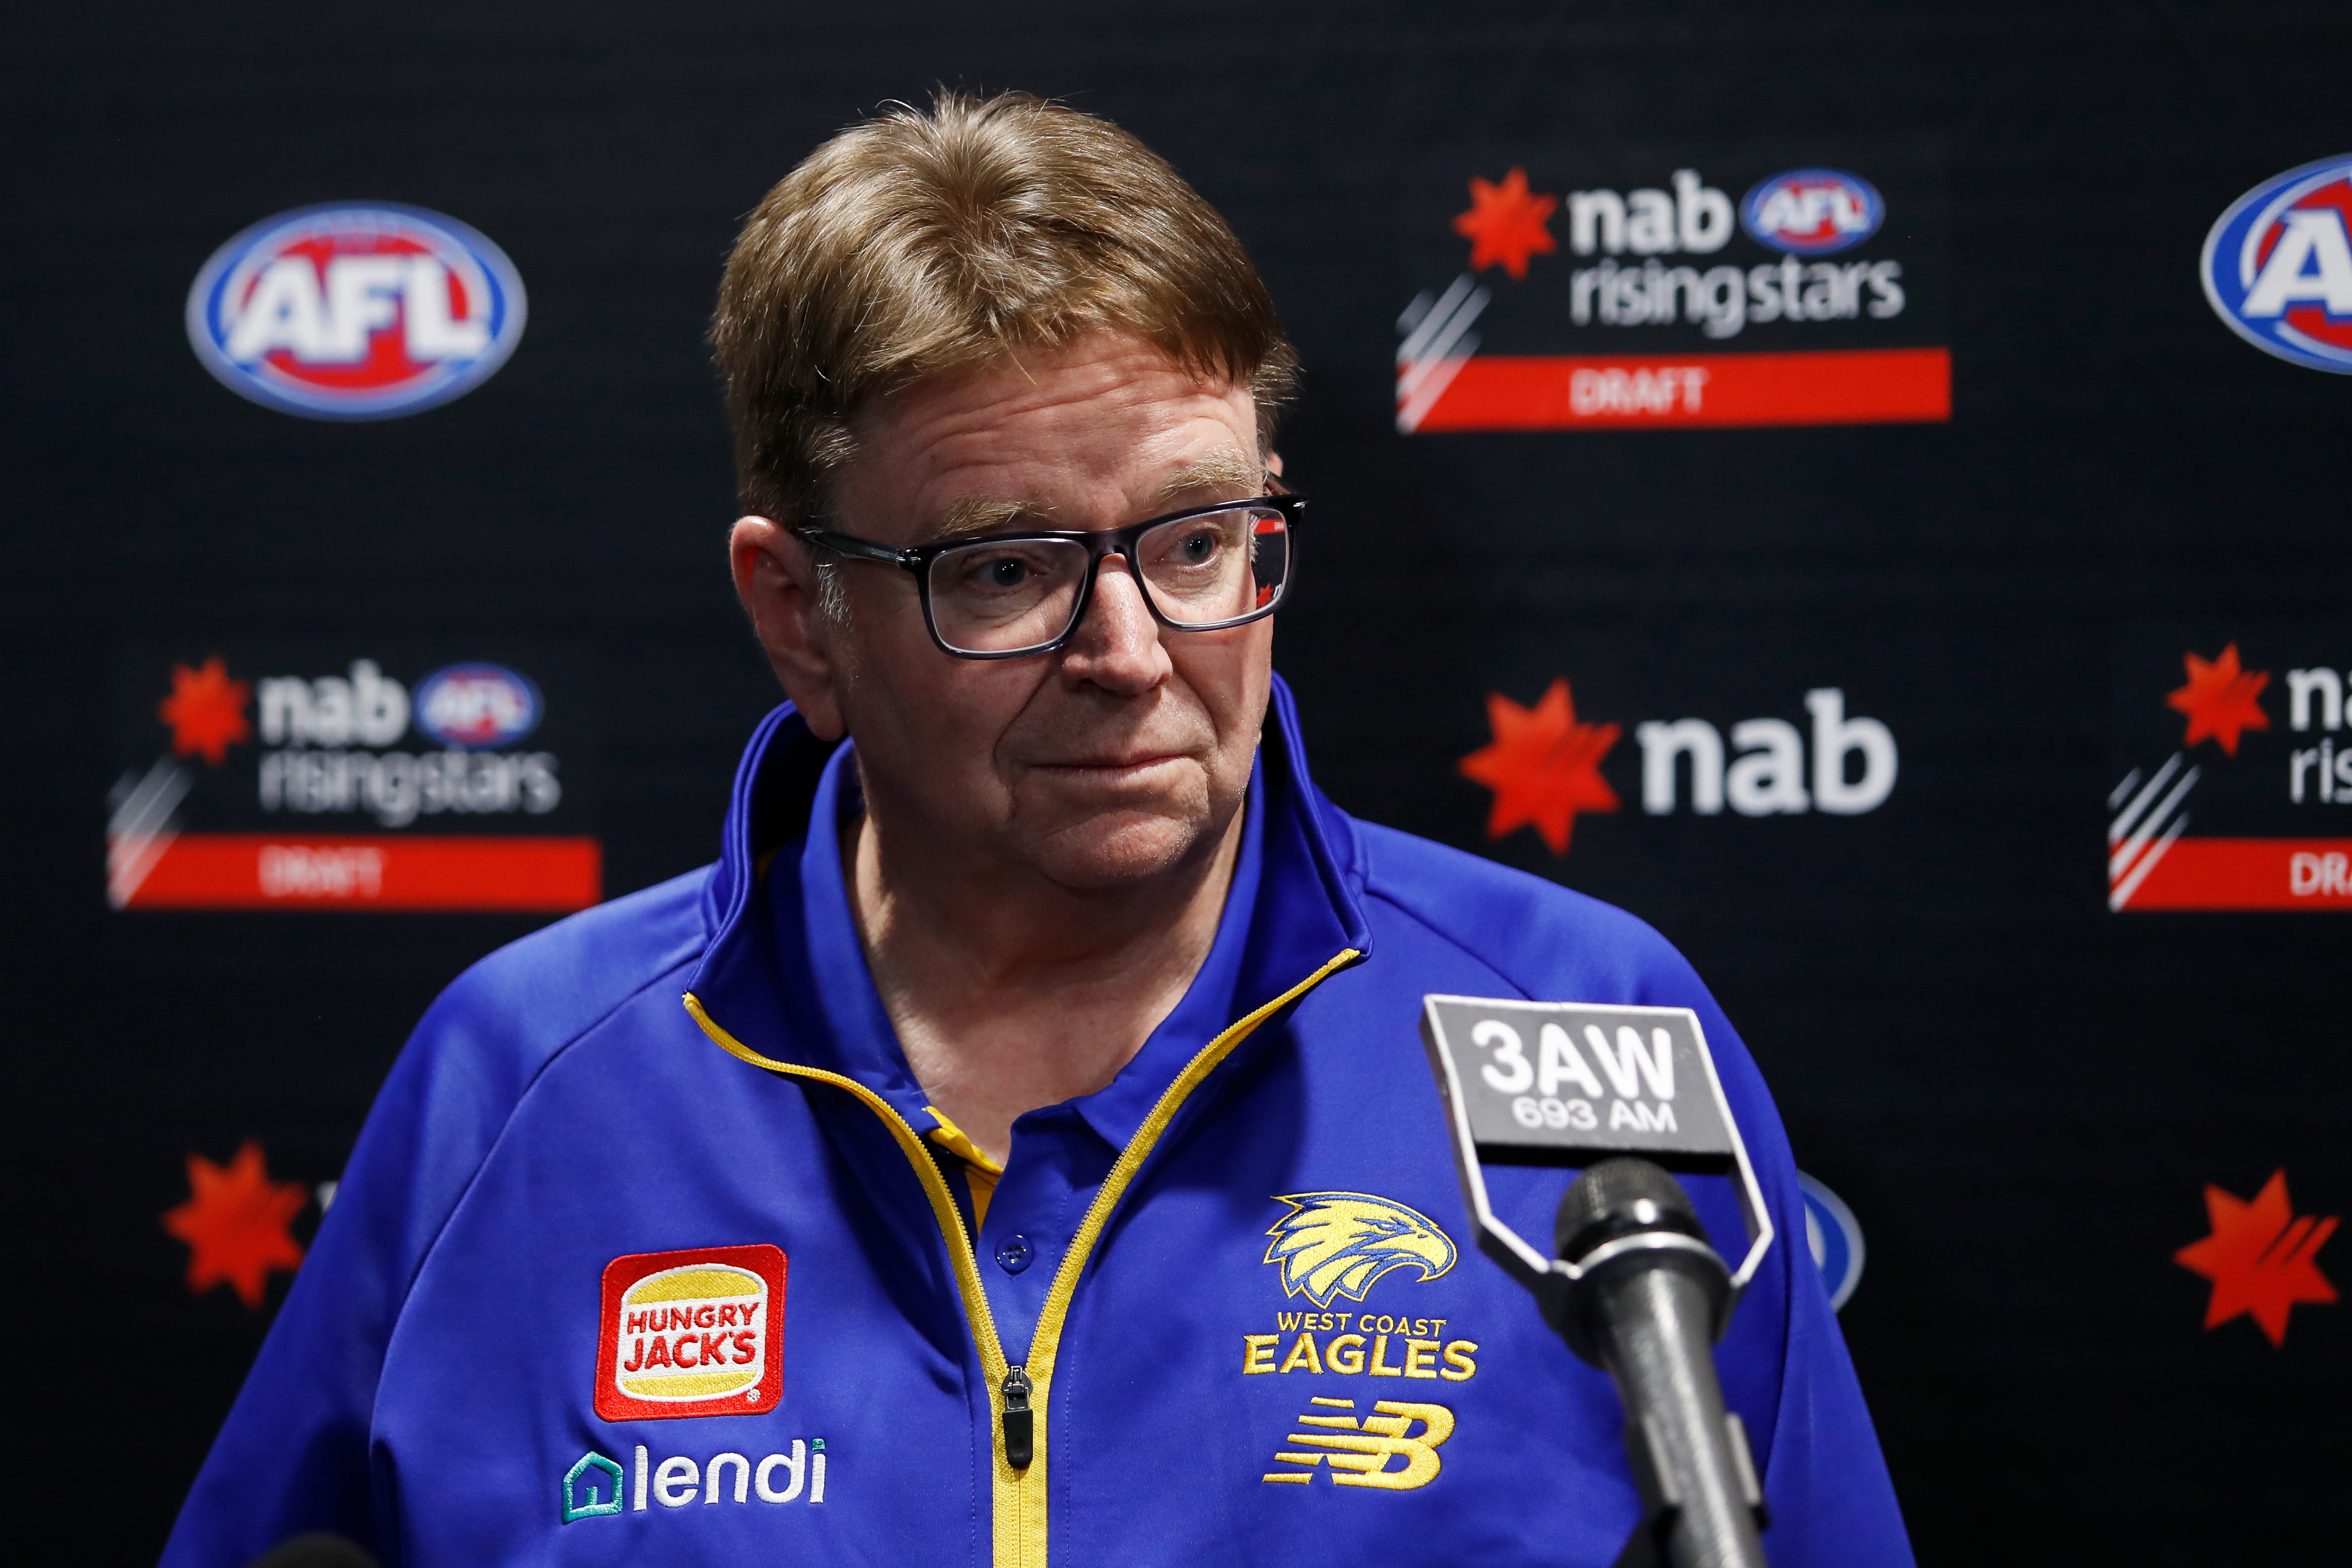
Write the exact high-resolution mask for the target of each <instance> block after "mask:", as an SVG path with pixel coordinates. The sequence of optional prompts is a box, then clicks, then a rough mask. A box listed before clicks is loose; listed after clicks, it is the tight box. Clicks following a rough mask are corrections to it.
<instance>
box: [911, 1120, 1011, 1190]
mask: <svg viewBox="0 0 2352 1568" xmlns="http://www.w3.org/2000/svg"><path fill="white" fill-rule="evenodd" d="M923 1109H924V1110H928V1111H929V1112H930V1113H931V1117H932V1119H933V1120H934V1121H938V1122H939V1125H938V1126H937V1127H934V1128H932V1129H931V1134H930V1136H931V1142H934V1143H936V1144H938V1145H939V1146H940V1148H942V1149H945V1150H946V1151H947V1152H949V1153H950V1154H953V1155H954V1156H955V1157H956V1158H957V1159H959V1160H961V1161H962V1162H963V1163H965V1164H967V1165H977V1166H979V1167H980V1168H981V1169H982V1171H984V1172H986V1173H988V1174H989V1175H991V1176H1001V1175H1003V1174H1004V1167H1003V1166H1002V1165H1000V1164H998V1163H996V1162H995V1161H993V1160H992V1159H990V1158H989V1157H988V1153H987V1151H985V1150H983V1149H982V1148H981V1146H980V1145H979V1144H977V1143H975V1142H972V1141H971V1138H970V1137H968V1136H967V1135H966V1134H965V1132H964V1130H963V1129H962V1128H961V1127H958V1126H957V1125H956V1124H955V1123H954V1122H952V1121H949V1120H948V1113H947V1112H946V1111H944V1110H940V1108H939V1107H938V1106H936V1105H926V1106H925V1107H923Z"/></svg>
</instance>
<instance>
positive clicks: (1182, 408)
mask: <svg viewBox="0 0 2352 1568" xmlns="http://www.w3.org/2000/svg"><path fill="white" fill-rule="evenodd" d="M857 434H858V456H857V458H856V461H855V462H854V463H852V464H851V465H850V466H849V467H848V468H847V469H846V470H845V472H844V473H843V474H842V475H841V476H840V479H839V482H838V483H837V485H836V487H835V499H834V504H833V508H832V511H831V513H830V515H829V516H828V517H827V519H826V520H825V521H826V522H827V525H828V526H830V527H833V528H835V529H837V530H839V531H844V532H847V533H852V534H856V535H857V536H859V537H861V538H865V539H869V540H873V541H876V542H880V543H886V544H894V545H909V544H919V543H924V542H929V541H932V540H935V539H939V538H942V537H948V536H951V535H959V534H967V533H981V532H990V531H998V530H1002V529H1006V528H1024V527H1025V528H1051V529H1071V530H1085V531H1096V530H1102V529H1110V528H1117V527H1119V526H1121V525H1123V524H1126V523H1129V522H1134V521H1140V520H1142V519H1144V518H1148V517H1153V516H1157V515H1159V514H1160V513H1163V512H1168V511H1172V510H1178V509H1181V508H1185V507H1192V506H1202V505H1207V504H1210V503H1212V502H1215V501H1222V500H1243V499H1246V498H1248V497H1250V496H1253V495H1255V494H1257V493H1258V492H1259V488H1260V483H1261V481H1260V478H1259V476H1260V472H1261V469H1260V465H1259V461H1258V454H1257V434H1256V415H1255V406H1254V405H1253V402H1252V399H1251V396H1250V394H1249V391H1248V389H1247V388H1246V387H1242V386H1235V385H1231V384H1202V383H1201V382H1198V381H1195V380H1194V379H1193V378H1192V376H1190V375H1188V374H1185V373H1184V372H1182V371H1181V370H1179V369H1178V368H1176V367H1175V366H1173V365H1171V363H1169V362H1168V361H1167V360H1166V359H1165V358H1164V357H1162V356H1161V355H1160V353H1158V351H1156V350H1154V349H1152V348H1150V347H1149V346H1148V345H1145V344H1142V343H1140V342H1136V341H1134V340H1132V339H1127V338H1121V337H1115V336H1109V335H1104V336H1099V337H1096V338H1093V339H1089V340H1087V341H1084V342H1080V343H1079V344H1077V345H1075V346H1074V347H1072V348H1071V349H1069V350H1067V351H1065V352H1063V353H1055V354H1024V355H1022V356H1021V362H1020V363H1013V362H1012V360H1011V359H1010V357H1008V358H1007V359H1006V360H1004V361H1002V362H999V363H996V364H993V365H991V366H989V367H986V368H983V369H981V370H979V371H975V372H971V373H968V374H961V375H959V376H955V377H951V378H943V379H940V380H938V381H934V382H929V383H925V384H919V385H917V386H915V387H913V388H911V389H909V390H908V391H907V392H905V393H903V394H901V395H898V396H896V397H894V398H892V399H889V400H887V402H885V403H884V404H883V405H880V406H878V407H877V408H876V409H875V410H873V411H872V412H871V413H870V414H869V415H868V416H866V417H865V418H864V419H862V420H861V422H860V425H859V428H858V432H857ZM836 570H837V571H838V572H839V573H840V574H842V575H841V583H842V587H843V591H844V594H845V598H846V600H847V607H848V613H847V615H846V616H845V617H842V618H840V619H838V620H829V621H822V622H820V623H819V626H818V630H817V634H816V635H817V636H818V637H820V638H822V639H824V641H825V642H826V643H827V644H828V645H829V646H828V647H827V648H826V650H825V654H826V660H825V662H826V668H827V670H828V676H827V684H828V685H829V686H830V687H831V693H830V695H831V696H832V698H833V700H834V701H835V703H836V704H837V709H838V712H839V715H840V719H841V721H842V723H843V724H844V725H845V727H846V728H847V730H848V731H849V733H850V735H851V736H852V737H853V738H854V739H855V740H856V744H857V755H858V760H859V763H860V764H861V768H862V772H863V776H864V780H865V784H866V791H867V798H868V800H869V803H870V804H871V806H872V809H873V810H874V812H875V813H876V816H877V820H878V821H879V822H881V823H882V824H883V825H884V827H885V830H886V833H887V835H889V836H893V837H895V836H898V835H914V836H916V837H915V839H914V841H913V842H912V843H907V844H894V845H893V846H892V848H891V851H890V852H891V853H892V854H893V856H894V857H896V856H898V855H899V854H900V853H902V852H908V853H910V854H911V855H914V856H920V857H923V858H929V859H936V860H938V861H940V862H942V863H945V864H948V865H956V864H959V863H962V864H967V865H969V864H971V862H973V861H979V862H983V863H987V862H993V863H996V864H999V865H1005V866H1007V867H1008V868H1010V867H1013V866H1017V867H1021V868H1027V869H1029V870H1032V871H1034V872H1035V873H1037V874H1040V875H1042V876H1044V877H1045V878H1046V879H1050V880H1051V881H1053V882H1055V883H1056V884H1059V885H1061V886H1063V887H1066V888H1070V889H1097V888H1114V887H1118V886H1121V885H1127V884H1132V883H1134V882H1138V881H1140V880H1143V879H1148V878H1150V877H1153V876H1155V875H1158V874H1160V873H1163V872H1167V871H1170V870H1172V869H1175V868H1178V867H1180V866H1181V865H1183V864H1185V863H1187V862H1188V861H1192V860H1194V859H1195V858H1198V857H1202V856H1205V855H1208V854H1210V853H1213V850H1214V848H1215V847H1216V844H1217V842H1218V840H1219V839H1220V838H1221V837H1222V836H1223V833H1224V832H1225V830H1226V829H1227V827H1228V826H1230V824H1231V823H1232V821H1233V819H1234V813H1235V812H1236V810H1237V809H1238V808H1239V806H1240V805H1241V802H1242V798H1243V795H1244V789H1245V787H1246V785H1247V783H1248V779H1249V770H1250V766H1251V763H1252V760H1253V758H1254V757H1255V752H1256V748H1257V742H1258V731H1259V727H1260V724H1261V723H1262V721H1263V720H1264V718H1265V703H1266V693H1267V686H1268V680H1269V671H1270V668H1271V653H1272V647H1273V625H1272V622H1271V621H1257V622H1254V623H1252V624H1250V625H1248V626H1237V627H1234V628H1233V629H1231V630H1227V631H1216V632H1177V631H1172V630H1169V629H1167V628H1164V627H1162V626H1160V624H1159V623H1158V622H1156V621H1155V620H1153V618H1152V616H1151V613H1150V610H1149V609H1148V608H1147V607H1146V606H1145V605H1144V603H1143V600H1142V597H1141V595H1140V594H1139V592H1138V590H1137V587H1136V583H1135V578H1134V575H1133V573H1132V570H1131V568H1130V566H1129V563H1128V562H1127V561H1126V560H1125V559H1124V558H1123V557H1118V556H1112V557H1107V558H1106V559H1105V560H1104V561H1103V563H1102V567H1101V574H1100V576H1099V577H1098V578H1097V583H1096V586H1095V593H1094V597H1093V600H1092V602H1091V604H1089V605H1088V606H1087V613H1086V617H1085V619H1084V620H1083V621H1082V622H1081V623H1080V625H1079V626H1078V627H1077V629H1076V632H1075V633H1074V634H1073V636H1072V637H1071V639H1070V641H1069V643H1068V644H1067V645H1066V647H1063V648H1061V649H1059V650H1058V651H1056V652H1055V653H1051V654H1042V655H1038V656H1035V657H1034V658H1012V659H1000V660H982V659H964V658H952V657H950V655H948V654H945V653H942V652H940V649H939V648H938V647H937V646H936V645H934V644H933V642H932V641H931V639H930V637H929V633H928V632H927V631H926V630H925V628H924V626H923V618H922V610H921V606H920V605H919V601H918V597H917V593H916V584H915V581H914V579H913V578H912V577H911V576H909V575H908V574H906V573H904V572H901V571H898V570H896V569H895V568H892V567H889V566H887V565H877V564H872V563H841V564H840V565H839V566H837V568H836Z"/></svg>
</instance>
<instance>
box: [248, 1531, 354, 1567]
mask: <svg viewBox="0 0 2352 1568" xmlns="http://www.w3.org/2000/svg"><path fill="white" fill-rule="evenodd" d="M247 1568H376V1561H375V1558H374V1557H373V1555H371V1554H370V1553H369V1552H367V1551H366V1550H365V1549H364V1548H362V1547H360V1546H358V1545H355V1544H354V1543H352V1542H349V1541H346V1540H344V1539H343V1538H342V1537H341V1536H340V1535H330V1534H328V1533H327V1532H326V1531H323V1530H321V1531H312V1532H311V1533H310V1534H307V1535H297V1536H294V1537H292V1538H290V1539H289V1540H286V1541H281V1542H278V1544H277V1545H275V1546H273V1547H271V1548H270V1549H269V1550H268V1551H267V1552H263V1553H262V1554H261V1555H260V1556H258V1557H257V1558H255V1559H254V1560H253V1561H252V1562H251V1563H248V1564H247Z"/></svg>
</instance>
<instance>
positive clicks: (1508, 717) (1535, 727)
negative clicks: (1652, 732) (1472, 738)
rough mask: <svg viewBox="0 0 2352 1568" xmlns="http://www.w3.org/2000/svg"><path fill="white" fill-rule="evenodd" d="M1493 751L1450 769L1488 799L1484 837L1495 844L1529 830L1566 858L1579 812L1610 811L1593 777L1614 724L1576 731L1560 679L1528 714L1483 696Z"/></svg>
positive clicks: (1571, 703)
mask: <svg viewBox="0 0 2352 1568" xmlns="http://www.w3.org/2000/svg"><path fill="white" fill-rule="evenodd" d="M1486 722H1487V723H1488V725H1489V726H1491V727H1492V728H1493V730H1494V732H1495V742H1494V744H1492V745H1490V746H1483V747H1481V748H1479V749H1478V750H1477V751H1475V752H1471V753H1470V754H1469V755H1468V756H1466V757H1465V758H1463V759H1462V761H1461V762H1460V763H1458V764H1456V765H1457V766H1458V767H1459V768H1460V769H1461V772H1462V775H1463V776H1464V777H1465V778H1471V779H1475V780H1477V781H1478V782H1479V783H1480V784H1485V785H1486V787H1487V788H1488V789H1491V790H1493V791H1494V792H1495V809H1494V810H1493V811H1492V812H1491V813H1489V814H1488V816H1487V817H1486V837H1489V838H1500V837H1503V836H1504V835H1505V834H1507V833H1509V832H1511V831H1512V830H1513V829H1514V828H1517V827H1523V826H1528V825H1530V824H1532V825H1533V826H1534V827H1535V830H1536V831H1537V832H1538V833H1539V834H1541V835H1542V836H1543V841H1544V842H1545V843H1546V844H1547V845H1549V846H1550V847H1551V852H1552V853H1553V854H1555V855H1565V854H1567V853H1568V835H1569V830H1570V828H1571V827H1573V826H1575V825H1576V814H1577V813H1578V812H1580V811H1614V810H1616V809H1617V792H1616V791H1615V790H1612V789H1611V788H1610V787H1609V781H1608V780H1606V779H1604V778H1602V777H1601V758H1603V757H1605V756H1607V755H1608V754H1609V748H1610V747H1612V746H1613V745H1615V744H1616V743H1617V737H1618V735H1619V734H1620V733H1622V731H1620V730H1619V729H1618V727H1617V726H1616V725H1614V724H1580V723H1578V722H1577V720H1576V702H1575V700H1574V699H1573V698H1572V697H1570V694H1569V689H1568V678H1567V677H1566V676H1562V677H1560V678H1559V679H1558V680H1555V681H1553V682H1552V683H1551V686H1550V688H1549V689H1548V690H1546V691H1545V692H1544V694H1543V696H1542V697H1541V698H1540V699H1539V700H1538V701H1537V703H1536V705H1535V706H1534V707H1533V708H1522V707H1520V706H1519V705H1518V704H1517V703H1516V702H1514V701H1512V700H1510V699H1509V698H1507V697H1506V696H1504V695H1503V694H1502V693H1501V692H1499V691H1496V692H1490V693H1488V694H1487V697H1486Z"/></svg>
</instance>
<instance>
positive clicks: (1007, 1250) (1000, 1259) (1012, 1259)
mask: <svg viewBox="0 0 2352 1568" xmlns="http://www.w3.org/2000/svg"><path fill="white" fill-rule="evenodd" d="M1035 1261H1037V1249H1036V1248H1035V1247H1032V1246H1030V1245H1029V1238H1028V1237H1025V1236H1008V1237H1005V1238H1004V1239H1003V1241H1000V1242H998V1243H997V1244H996V1266H997V1267H998V1268H1002V1269H1003V1270H1004V1271H1005V1272H1006V1273H1007V1274H1018V1273H1020V1272H1021V1271H1022V1270H1023V1269H1024V1268H1028V1267H1029V1266H1030V1265H1031V1264H1032V1263H1034V1262H1035Z"/></svg>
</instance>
